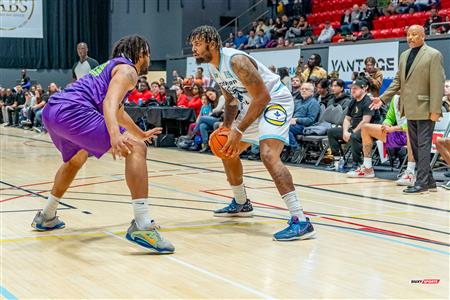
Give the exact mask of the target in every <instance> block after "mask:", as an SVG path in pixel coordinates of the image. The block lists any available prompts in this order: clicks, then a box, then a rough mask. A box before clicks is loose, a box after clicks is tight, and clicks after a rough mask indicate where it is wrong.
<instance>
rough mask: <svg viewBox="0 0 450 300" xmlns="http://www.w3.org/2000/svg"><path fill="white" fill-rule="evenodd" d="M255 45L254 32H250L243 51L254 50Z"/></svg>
mask: <svg viewBox="0 0 450 300" xmlns="http://www.w3.org/2000/svg"><path fill="white" fill-rule="evenodd" d="M256 44H257V38H256V36H255V32H254V31H253V30H250V33H249V34H248V42H247V45H245V46H244V48H245V49H255V48H256Z"/></svg>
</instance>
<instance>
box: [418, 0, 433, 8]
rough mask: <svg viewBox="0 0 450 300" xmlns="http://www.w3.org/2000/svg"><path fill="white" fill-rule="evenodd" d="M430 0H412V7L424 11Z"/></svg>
mask: <svg viewBox="0 0 450 300" xmlns="http://www.w3.org/2000/svg"><path fill="white" fill-rule="evenodd" d="M430 2H431V1H430V0H416V1H415V2H414V8H415V10H416V11H424V10H427V9H428V7H429V6H430Z"/></svg>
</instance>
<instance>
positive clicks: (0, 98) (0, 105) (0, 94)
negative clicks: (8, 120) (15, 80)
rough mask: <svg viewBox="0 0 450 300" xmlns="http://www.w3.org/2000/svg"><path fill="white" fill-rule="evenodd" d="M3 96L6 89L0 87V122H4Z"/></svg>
mask: <svg viewBox="0 0 450 300" xmlns="http://www.w3.org/2000/svg"><path fill="white" fill-rule="evenodd" d="M5 98H6V89H5V88H1V87H0V110H1V111H2V113H1V114H0V123H4V122H5V120H3V106H4V105H5Z"/></svg>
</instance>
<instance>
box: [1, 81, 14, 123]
mask: <svg viewBox="0 0 450 300" xmlns="http://www.w3.org/2000/svg"><path fill="white" fill-rule="evenodd" d="M3 99H4V100H3V106H2V116H3V122H4V123H5V127H7V126H11V125H12V120H10V118H9V111H10V110H12V108H11V107H12V105H13V104H14V101H15V100H16V96H15V95H14V94H13V92H12V90H11V89H6V92H5V96H4V98H3Z"/></svg>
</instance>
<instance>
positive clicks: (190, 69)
mask: <svg viewBox="0 0 450 300" xmlns="http://www.w3.org/2000/svg"><path fill="white" fill-rule="evenodd" d="M198 67H202V68H203V76H205V77H206V78H209V67H208V64H200V65H197V63H196V62H195V58H194V57H192V56H191V57H188V58H187V59H186V78H188V77H189V76H190V75H192V76H195V72H197V68H198Z"/></svg>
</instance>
